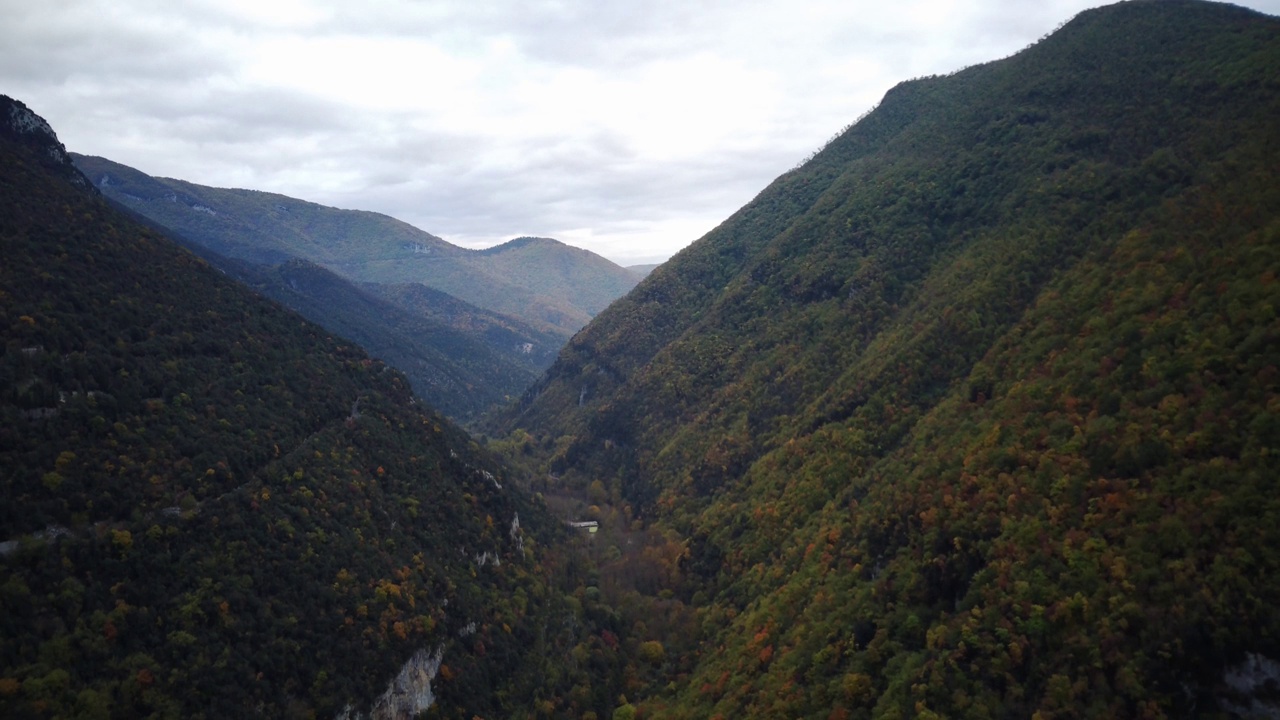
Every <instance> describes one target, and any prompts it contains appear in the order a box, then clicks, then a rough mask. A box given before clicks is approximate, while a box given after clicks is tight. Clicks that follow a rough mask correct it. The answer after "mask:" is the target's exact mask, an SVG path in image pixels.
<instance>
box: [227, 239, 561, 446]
mask: <svg viewBox="0 0 1280 720" xmlns="http://www.w3.org/2000/svg"><path fill="white" fill-rule="evenodd" d="M206 258H209V259H210V261H211V262H212V263H214V264H215V266H217V267H219V268H220V269H222V270H224V271H225V272H227V273H228V274H230V275H231V276H232V277H235V278H236V279H238V280H240V281H241V282H243V283H245V284H247V285H249V286H250V287H251V288H253V289H254V290H256V291H258V292H260V293H262V294H263V295H265V296H266V297H269V298H271V299H272V300H275V301H277V302H279V303H280V304H282V305H284V306H286V307H288V308H290V309H292V310H295V311H296V312H298V313H299V314H301V315H303V316H304V317H306V318H307V319H309V320H311V321H313V322H315V323H317V324H319V325H322V326H323V327H324V328H325V329H326V330H328V331H330V332H333V333H336V334H338V335H340V336H342V337H345V338H348V339H350V340H353V341H355V342H356V343H357V344H359V345H360V346H361V347H363V348H364V349H365V350H367V351H368V352H369V353H370V354H371V355H374V356H376V357H378V358H379V359H381V360H383V361H385V362H386V363H387V364H389V365H391V366H392V367H394V368H396V369H397V370H399V371H400V372H403V373H404V374H405V376H406V377H407V378H408V379H409V381H410V383H411V384H412V386H413V389H414V392H416V393H417V395H418V396H419V397H420V398H422V399H423V400H425V401H426V402H428V403H429V404H430V405H431V406H432V407H433V408H435V409H437V410H439V411H440V412H441V413H443V414H444V415H446V416H447V417H449V418H452V419H454V420H456V421H458V422H469V421H473V420H475V419H476V418H478V417H479V416H480V415H481V414H482V413H484V412H485V411H487V410H489V409H491V408H493V407H495V406H498V405H501V404H503V403H506V402H509V401H510V399H511V398H514V397H517V396H519V394H520V393H521V392H523V391H524V390H525V388H527V387H528V386H529V385H531V384H532V383H533V382H534V380H536V379H537V374H538V372H540V371H541V370H543V369H545V368H546V367H547V366H548V365H550V363H551V360H552V358H553V357H554V355H553V353H554V352H555V350H556V349H557V348H558V347H559V346H560V344H561V343H562V342H563V340H562V339H561V338H559V337H558V336H555V335H552V334H550V333H545V332H539V331H537V330H535V329H533V328H531V327H529V326H527V325H524V324H523V323H521V322H520V321H519V320H516V319H514V318H509V317H506V316H503V315H499V314H497V313H491V312H488V311H486V310H482V309H480V308H478V307H475V306H474V305H470V304H469V303H465V302H463V301H461V300H458V299H457V298H454V297H452V296H450V295H447V294H445V293H442V292H439V291H436V290H432V289H430V288H427V287H425V286H422V285H418V284H416V283H413V284H410V285H400V286H385V285H378V284H376V283H368V284H364V285H361V286H357V285H355V284H353V283H351V282H349V281H347V280H345V279H343V278H341V277H339V276H338V275H336V274H335V273H333V272H330V271H329V270H327V269H325V268H323V267H321V266H319V265H315V264H314V263H310V262H307V261H305V260H290V261H288V262H284V263H281V264H279V265H274V266H263V265H256V264H253V263H249V262H247V261H237V260H230V259H228V258H211V257H210V256H209V255H206Z"/></svg>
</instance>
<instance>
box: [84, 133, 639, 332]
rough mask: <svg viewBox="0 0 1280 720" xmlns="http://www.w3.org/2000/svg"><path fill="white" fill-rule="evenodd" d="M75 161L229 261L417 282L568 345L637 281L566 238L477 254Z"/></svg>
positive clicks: (300, 208) (414, 234) (103, 162)
mask: <svg viewBox="0 0 1280 720" xmlns="http://www.w3.org/2000/svg"><path fill="white" fill-rule="evenodd" d="M73 157H74V158H75V161H76V163H77V164H78V165H79V166H80V167H81V168H82V169H83V170H84V171H85V173H86V175H88V176H91V177H92V178H93V181H94V183H95V184H96V185H97V186H98V187H99V189H100V190H102V191H103V192H104V193H106V194H107V195H108V196H111V197H114V198H115V199H116V200H118V201H120V202H122V203H123V204H124V205H125V206H127V207H129V208H130V209H132V210H134V211H136V212H140V213H142V214H143V215H146V216H148V217H151V218H152V220H154V221H156V222H159V223H161V224H162V225H164V226H166V227H169V228H171V229H173V230H174V231H175V232H178V233H180V234H182V235H184V236H185V237H187V238H188V239H190V240H191V241H193V242H197V243H200V244H202V245H204V246H206V247H209V248H210V249H212V250H213V251H215V252H218V253H220V254H222V255H226V256H229V257H232V258H238V259H242V260H248V261H250V262H254V263H258V264H265V265H276V264H279V263H281V262H284V261H286V260H288V259H290V258H293V257H298V258H301V259H305V260H309V261H311V262H315V263H317V264H320V265H323V266H325V267H327V268H328V269H330V270H332V271H334V272H336V273H338V274H339V275H342V276H343V277H346V278H347V279H349V280H351V281H353V282H377V283H382V284H396V283H404V282H419V283H422V284H424V285H426V286H428V287H434V288H436V289H438V290H441V291H444V292H446V293H449V294H450V295H453V296H455V297H458V298H460V299H462V300H465V301H467V302H469V303H471V304H473V305H476V306H478V307H481V308H484V309H486V310H489V311H492V312H498V313H502V314H505V315H510V316H512V317H514V318H517V319H520V320H522V321H524V322H525V323H527V324H529V325H531V326H533V327H534V328H536V329H537V330H539V331H541V332H554V333H556V334H559V335H561V336H562V337H563V338H565V339H567V338H568V337H569V336H570V335H572V334H573V333H575V332H577V331H578V330H579V329H580V328H581V327H582V325H584V324H586V322H587V320H589V319H590V318H591V317H592V316H593V315H594V314H595V313H597V312H599V311H600V310H601V309H603V308H604V306H605V305H607V304H608V303H609V302H610V301H611V300H613V299H614V298H616V297H618V296H619V295H621V294H622V293H623V292H625V291H626V290H629V289H630V288H631V287H632V286H634V284H635V278H634V276H632V275H631V274H630V273H628V272H627V271H626V270H624V269H623V268H621V267H619V266H617V265H616V264H614V263H612V262H611V261H609V260H607V259H605V258H602V257H600V256H598V255H595V254H594V253H591V252H590V251H587V250H583V249H581V248H574V247H572V246H569V245H566V244H564V243H561V242H559V241H554V240H548V241H546V242H526V241H522V240H520V239H517V240H514V241H509V242H508V243H504V244H502V245H499V246H497V247H495V248H490V249H488V250H471V249H467V248H462V247H458V246H455V245H452V244H450V243H448V242H446V241H445V240H442V239H441V238H439V237H436V236H435V235H432V234H430V233H427V232H425V231H423V230H419V229H418V228H415V227H413V226H412V225H409V224H407V223H404V222H402V221H400V220H396V219H395V218H392V217H389V216H386V215H382V214H380V213H374V212H369V211H364V210H340V209H337V208H330V207H327V206H324V205H320V204H317V203H312V202H308V201H305V200H299V199H296V198H291V197H288V196H285V195H279V194H276V193H268V192H263V191H258V190H242V189H224V188H213V187H207V186H202V185H196V184H194V183H190V182H187V181H184V180H176V179H169V178H154V177H151V176H148V175H146V174H145V173H143V172H141V171H138V170H136V169H133V168H130V167H128V166H125V165H121V164H119V163H115V162H113V161H110V160H107V159H105V158H98V157H92V156H86V155H77V154H73Z"/></svg>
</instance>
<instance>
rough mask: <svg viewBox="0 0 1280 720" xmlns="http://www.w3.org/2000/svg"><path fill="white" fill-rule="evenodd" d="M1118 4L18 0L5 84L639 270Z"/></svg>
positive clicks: (140, 163) (223, 180)
mask: <svg viewBox="0 0 1280 720" xmlns="http://www.w3.org/2000/svg"><path fill="white" fill-rule="evenodd" d="M1099 4H1103V3H1100V2H1097V1H1096V0H1039V1H1038V2H1026V0H971V1H970V2H948V1H946V0H891V1H888V2H886V1H884V0H874V1H872V0H844V1H839V0H761V1H759V2H751V1H749V0H737V1H733V2H729V1H725V2H720V1H717V0H675V1H673V2H667V1H666V0H650V1H647V2H635V1H632V0H564V1H561V2H556V1H542V0H511V1H508V0H426V1H411V0H366V1H365V2H359V3H356V2H347V1H343V0H183V1H175V0H155V1H153V0H0V18H2V19H3V20H2V21H0V93H4V94H7V95H10V96H13V97H15V98H17V99H19V100H22V101H23V102H25V103H26V104H27V105H28V106H30V107H31V108H32V110H34V111H35V112H36V113H38V114H40V115H42V116H44V117H45V119H47V120H48V121H49V122H50V123H51V124H52V125H53V127H54V129H55V130H56V131H57V132H58V135H59V138H60V139H61V140H62V141H63V142H64V143H65V144H66V145H67V148H68V149H69V150H72V151H75V152H80V153H85V154H90V155H101V156H103V157H107V158H109V159H111V160H115V161H117V162H121V163H124V164H126V165H130V166H133V167H135V168H137V169H139V170H142V171H143V172H146V173H149V174H151V175H159V176H166V177H176V178H181V179H183V180H189V181H191V182H196V183H200V184H204V185H214V186H219V187H245V188H253V189H257V190H267V191H271V192H279V193H284V194H286V195H291V196H294V197H298V198H302V199H305V200H311V201H314V202H319V203H323V204H326V205H335V206H338V207H344V208H354V209H360V210H374V211H377V212H383V213H386V214H388V215H392V216H394V217H397V218H399V219H401V220H404V221H406V222H409V223H411V224H413V225H416V226H417V227H420V228H422V229H423V230H426V231H428V232H430V233H432V234H434V235H438V236H440V237H443V238H444V239H445V240H448V241H449V242H452V243H455V244H458V245H463V246H467V247H484V246H488V245H493V244H496V243H499V242H503V241H505V240H508V239H511V238H513V237H517V236H520V235H539V236H544V237H554V238H557V239H559V240H562V241H564V242H567V243H569V244H571V245H577V246H579V247H585V248H587V249H590V250H592V251H595V252H597V253H600V254H602V255H604V256H606V257H608V258H610V259H612V260H614V261H617V262H620V263H623V264H629V263H638V262H649V261H656V260H658V259H663V258H665V257H667V256H669V255H671V254H672V253H674V252H675V251H677V250H679V249H680V248H682V247H684V246H685V245H687V244H689V243H690V242H692V241H694V240H696V239H697V238H698V237H700V236H701V235H702V234H704V233H705V232H707V231H708V230H710V229H711V228H713V227H715V225H717V224H718V223H719V222H720V221H722V220H724V219H725V218H726V217H728V216H729V214H731V213H732V212H733V211H734V210H736V209H737V208H739V207H741V206H742V205H743V204H744V203H746V202H747V201H748V200H750V199H751V198H752V197H753V196H754V195H755V194H756V193H758V192H759V191H760V190H761V189H763V188H764V187H765V186H766V185H767V184H768V183H769V182H770V181H771V180H772V179H773V178H775V177H777V176H778V175H780V174H781V173H783V172H785V171H787V170H788V169H790V168H791V167H793V166H794V165H796V163H798V162H799V161H801V160H803V159H804V158H805V157H806V156H807V155H809V154H810V153H811V152H812V151H814V150H816V149H817V148H819V147H820V146H821V145H822V144H824V143H825V142H826V141H827V140H828V139H829V138H830V137H831V136H832V135H833V134H834V133H836V132H837V131H838V130H840V129H841V128H842V127H844V126H845V125H847V124H849V123H850V122H851V121H853V120H854V119H855V118H857V117H858V116H859V115H861V114H862V113H863V112H865V111H866V110H867V109H868V108H870V107H871V106H873V105H874V104H875V103H876V102H878V101H879V100H880V98H881V97H882V96H883V95H884V93H885V91H886V90H888V89H889V88H890V87H892V86H893V85H894V84H896V83H897V82H899V81H901V80H905V79H909V78H912V77H918V76H921V75H928V74H934V73H946V72H950V71H953V70H957V69H960V68H962V67H965V66H968V65H972V64H974V63H978V62H984V61H987V60H994V59H997V58H1000V57H1004V56H1007V55H1009V54H1012V53H1014V52H1016V51H1018V50H1019V49H1021V48H1023V47H1025V46H1027V45H1028V44H1030V43H1032V42H1034V41H1035V40H1036V39H1038V38H1039V37H1041V36H1042V35H1044V34H1046V33H1049V32H1051V31H1053V30H1054V29H1055V28H1056V27H1057V26H1059V25H1060V24H1061V23H1062V22H1064V21H1066V20H1067V19H1069V18H1071V17H1072V16H1073V15H1075V14H1076V13H1077V12H1079V11H1080V10H1083V9H1085V8H1088V7H1092V6H1096V5H1099ZM1243 4H1245V5H1248V6H1250V7H1253V8H1256V9H1259V10H1262V11H1264V12H1267V13H1269V14H1277V13H1280V0H1250V1H1249V2H1246V3H1243Z"/></svg>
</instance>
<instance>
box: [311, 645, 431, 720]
mask: <svg viewBox="0 0 1280 720" xmlns="http://www.w3.org/2000/svg"><path fill="white" fill-rule="evenodd" d="M443 659H444V646H443V645H441V646H439V647H437V648H436V649H435V651H434V652H431V653H428V652H427V651H426V650H425V649H424V650H419V651H418V652H416V653H414V654H413V657H411V658H409V661H408V662H406V663H405V664H404V666H403V667H401V668H400V673H399V674H397V675H396V677H395V679H394V680H392V681H391V684H390V685H388V686H387V690H386V692H384V693H382V694H381V695H379V696H378V699H377V700H375V701H374V702H373V708H372V709H371V710H370V711H369V714H368V715H365V714H363V713H358V712H354V710H353V709H352V707H351V706H350V705H348V706H347V707H346V708H344V709H343V711H342V712H341V713H339V714H338V716H337V718H336V720H412V719H413V718H415V717H417V716H418V713H420V712H423V711H424V710H426V709H427V708H429V707H431V705H432V704H433V703H435V701H436V697H435V695H434V694H433V693H432V692H431V681H432V680H434V679H435V677H436V673H438V672H439V671H440V663H441V661H442V660H443Z"/></svg>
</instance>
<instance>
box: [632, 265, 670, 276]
mask: <svg viewBox="0 0 1280 720" xmlns="http://www.w3.org/2000/svg"><path fill="white" fill-rule="evenodd" d="M661 264H662V263H652V264H649V265H628V266H627V270H629V271H631V272H633V273H635V274H636V276H637V277H640V278H642V279H643V278H644V277H646V276H648V275H649V273H651V272H653V270H654V268H656V267H658V266H659V265H661Z"/></svg>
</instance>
